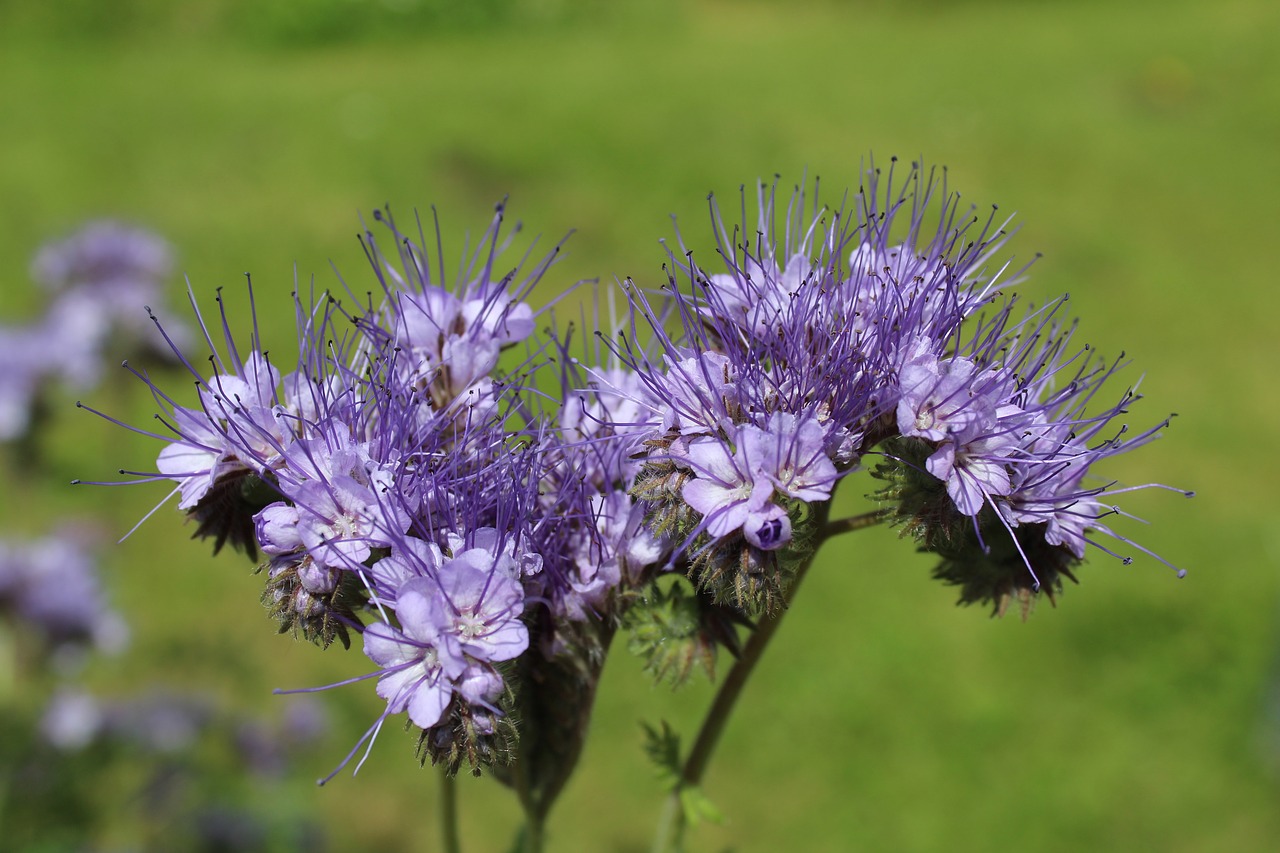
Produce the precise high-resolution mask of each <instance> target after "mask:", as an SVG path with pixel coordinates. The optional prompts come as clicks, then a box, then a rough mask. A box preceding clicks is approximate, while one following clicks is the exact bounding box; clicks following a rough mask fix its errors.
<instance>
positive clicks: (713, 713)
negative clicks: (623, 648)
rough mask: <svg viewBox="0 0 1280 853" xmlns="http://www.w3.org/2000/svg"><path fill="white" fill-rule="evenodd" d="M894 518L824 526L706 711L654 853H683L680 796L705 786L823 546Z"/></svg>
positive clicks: (866, 517)
mask: <svg viewBox="0 0 1280 853" xmlns="http://www.w3.org/2000/svg"><path fill="white" fill-rule="evenodd" d="M890 514H891V510H887V509H878V510H874V511H872V512H868V513H864V514H862V515H855V516H852V517H850V518H842V519H839V520H837V521H829V522H826V523H824V524H823V525H822V528H821V532H820V533H819V534H818V542H817V544H816V545H815V546H814V549H813V551H812V552H811V553H810V554H809V556H808V558H807V559H805V560H804V562H802V563H801V564H800V566H799V567H798V568H797V569H796V576H795V580H794V582H793V583H792V585H791V590H790V592H789V594H788V596H787V606H786V607H780V608H778V609H777V610H776V611H775V612H773V613H770V614H766V615H765V616H762V617H761V618H760V620H759V621H758V622H756V628H755V630H754V631H752V632H751V637H750V638H749V639H748V640H747V643H746V645H745V646H743V648H742V654H740V655H739V656H738V659H737V661H735V662H734V664H733V668H732V669H730V670H729V674H728V675H727V676H725V679H724V681H723V682H722V683H721V684H720V689H719V690H718V691H717V692H716V696H715V699H714V700H713V701H712V703H711V707H710V708H709V709H708V710H707V716H706V718H705V719H703V721H702V728H701V729H700V730H699V731H698V737H697V739H696V740H695V741H694V742H693V749H691V750H690V751H689V757H688V758H687V759H685V763H684V767H683V768H682V769H681V773H680V782H679V785H678V786H677V787H676V789H675V790H674V791H672V792H671V795H670V796H669V797H667V801H666V803H665V804H664V805H663V810H662V816H661V818H660V819H659V822H658V832H657V835H656V837H655V838H654V842H653V853H683V850H684V830H685V824H686V820H685V815H684V807H683V804H682V803H681V799H680V793H681V791H682V790H684V789H686V788H692V787H696V786H697V785H699V784H700V783H701V782H702V776H703V774H704V773H705V772H706V770H707V765H708V764H709V763H710V762H711V755H712V753H713V752H715V748H716V744H717V743H718V742H719V740H720V735H721V734H722V733H723V732H724V728H725V726H726V725H727V724H728V722H729V714H730V712H731V711H732V710H733V706H734V705H735V704H736V703H737V701H738V697H739V696H740V695H741V694H742V690H743V688H744V687H746V684H747V679H748V678H750V676H751V673H752V672H753V671H754V670H755V668H756V664H757V663H759V661H760V658H761V657H762V656H763V655H764V650H765V649H766V648H767V647H768V645H769V641H770V640H772V639H773V635H774V634H775V633H777V630H778V626H779V625H781V624H782V617H783V616H785V615H786V614H787V611H788V610H790V609H791V608H790V604H791V602H792V601H794V600H795V595H796V591H797V590H798V589H799V588H800V582H801V581H802V580H804V576H805V575H806V574H807V573H808V571H809V567H810V566H812V565H813V561H814V558H816V557H817V555H818V551H819V550H821V548H822V545H823V543H825V542H826V540H828V539H830V538H831V537H832V536H837V535H839V534H841V533H848V532H850V531H853V530H861V529H863V528H864V527H871V526H872V525H875V524H879V523H880V522H882V521H885V520H887V519H888V518H889V516H890Z"/></svg>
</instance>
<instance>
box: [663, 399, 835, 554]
mask: <svg viewBox="0 0 1280 853" xmlns="http://www.w3.org/2000/svg"><path fill="white" fill-rule="evenodd" d="M736 439H737V440H736V447H735V448H734V449H733V450H732V451H730V448H729V447H727V446H726V445H725V444H724V443H723V442H722V441H720V440H719V439H717V438H713V437H709V436H706V437H701V438H696V439H694V440H693V441H691V442H689V443H688V446H687V451H685V452H684V453H683V454H681V456H680V458H681V459H682V461H684V462H686V463H687V464H688V465H689V467H690V468H692V469H693V471H694V472H695V473H696V474H697V477H696V479H692V480H689V481H688V482H686V483H685V485H684V491H683V495H684V499H685V501H686V502H688V504H689V506H691V507H693V508H694V509H695V510H697V511H698V512H700V513H701V514H702V515H703V516H704V518H705V519H706V521H705V525H706V531H707V533H708V534H710V535H711V536H713V537H715V538H717V539H721V538H724V537H726V536H729V535H731V534H732V533H735V532H737V531H738V530H741V531H742V534H743V536H744V537H745V538H746V540H747V541H748V542H750V543H751V544H752V545H754V546H755V547H757V548H760V549H762V550H774V549H776V548H780V547H782V546H783V545H785V544H786V543H787V542H789V541H790V539H791V521H790V519H789V518H788V516H787V512H786V510H785V509H783V507H781V506H779V505H778V504H776V503H774V502H773V498H774V493H775V491H776V492H777V493H778V494H779V495H781V496H783V497H786V498H793V499H795V500H802V501H806V502H812V501H823V500H826V499H828V498H830V497H831V489H832V487H833V486H834V485H835V481H836V477H837V472H836V467H835V465H834V464H833V463H832V462H831V460H830V459H828V458H827V456H826V454H825V452H824V449H823V448H824V446H825V443H826V433H825V431H824V430H823V429H822V427H821V426H820V425H819V424H818V423H817V422H816V421H814V420H804V421H798V420H797V419H796V417H795V416H794V415H791V414H788V413H786V412H777V413H775V414H774V415H773V416H772V417H771V418H770V419H769V422H768V427H767V429H760V428H759V427H756V426H753V425H751V424H744V425H742V426H741V427H739V429H738V431H737V436H736Z"/></svg>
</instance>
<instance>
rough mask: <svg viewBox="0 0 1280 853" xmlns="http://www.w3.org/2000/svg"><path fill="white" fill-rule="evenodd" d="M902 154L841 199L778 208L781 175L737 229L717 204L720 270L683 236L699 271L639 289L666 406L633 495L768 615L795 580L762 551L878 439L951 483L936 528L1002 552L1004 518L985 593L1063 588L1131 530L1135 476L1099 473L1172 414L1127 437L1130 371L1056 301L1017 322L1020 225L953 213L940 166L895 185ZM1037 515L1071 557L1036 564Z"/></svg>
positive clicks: (637, 354)
mask: <svg viewBox="0 0 1280 853" xmlns="http://www.w3.org/2000/svg"><path fill="white" fill-rule="evenodd" d="M896 168H897V166H896V163H895V165H894V167H893V168H891V169H890V170H889V172H888V174H887V175H882V174H881V173H880V172H879V170H872V171H871V172H870V173H869V174H868V182H867V184H866V185H865V187H864V188H863V189H862V190H861V191H860V192H859V193H858V194H857V196H856V197H855V198H854V200H853V201H852V202H851V203H849V204H848V206H845V207H841V208H838V209H829V208H825V207H818V206H817V204H816V201H814V202H812V203H811V202H810V200H809V199H808V198H807V196H806V194H805V192H804V190H797V191H796V193H795V194H794V195H792V196H791V199H790V201H789V203H788V205H787V207H786V210H785V213H784V212H782V211H780V210H779V209H778V205H779V204H780V200H779V198H778V194H777V192H776V184H775V185H774V186H770V187H766V186H764V185H761V186H760V187H759V189H758V199H757V201H758V211H759V212H758V219H757V220H756V221H755V222H754V223H748V222H744V223H742V225H741V226H738V227H735V228H734V229H733V232H732V234H730V233H729V231H728V228H727V226H726V224H725V223H724V221H723V219H722V218H721V215H720V213H719V211H718V209H717V208H716V206H715V203H714V201H712V209H711V212H712V220H713V224H714V226H715V234H716V238H717V252H718V254H719V255H720V257H721V258H723V259H724V261H725V263H726V271H725V272H719V273H712V272H708V271H705V270H704V269H703V268H702V267H701V266H699V265H698V264H697V262H696V261H695V259H694V256H693V253H691V252H689V251H688V250H687V249H685V247H684V245H683V242H681V249H682V251H681V253H679V254H677V253H675V252H672V253H671V261H672V268H673V269H674V270H677V271H680V272H682V273H683V275H684V276H685V277H687V279H688V281H687V283H686V284H684V285H682V284H681V282H679V281H678V280H677V278H676V277H675V275H674V274H673V276H672V278H671V280H670V283H669V286H668V288H666V298H665V300H664V301H662V302H660V303H657V305H656V306H655V304H654V303H653V302H652V301H651V300H650V298H649V297H647V296H646V295H645V294H644V293H642V292H640V291H638V290H635V289H632V290H630V291H629V293H630V295H631V302H632V306H633V309H634V311H635V313H636V314H638V315H642V316H643V317H645V318H646V319H647V320H648V325H649V326H650V327H651V328H652V329H653V332H654V338H655V341H654V344H653V345H651V346H649V347H647V348H645V347H641V346H637V345H635V344H634V343H632V342H626V341H624V342H622V343H620V344H619V346H618V349H619V351H620V352H621V353H623V354H624V359H625V360H626V361H627V363H628V364H629V365H630V366H631V367H632V368H633V369H634V370H635V371H636V373H637V374H638V375H639V376H641V377H642V381H643V383H644V387H645V392H646V395H647V399H648V400H649V401H651V402H650V403H649V405H650V406H651V408H652V409H653V410H654V411H656V413H657V414H656V416H655V418H656V420H657V421H658V422H659V425H658V428H657V429H655V430H654V431H653V433H652V434H651V435H650V436H648V441H647V447H646V451H645V459H646V465H645V470H644V471H643V472H642V473H641V475H640V482H639V485H638V489H637V494H639V495H641V496H642V497H644V498H645V499H646V500H647V501H648V503H649V506H650V513H651V515H650V518H651V520H652V521H653V523H654V524H655V525H656V526H657V527H659V528H660V529H664V530H668V529H669V530H672V531H675V532H677V533H678V534H679V536H680V537H681V538H682V539H683V541H684V546H685V547H686V548H687V549H688V551H687V552H686V553H688V555H689V557H690V558H691V567H690V571H691V573H692V575H693V577H694V579H695V581H697V582H699V583H700V584H702V585H704V586H707V587H709V588H711V589H712V590H713V591H714V592H715V594H716V596H717V598H719V599H722V600H728V601H731V602H733V603H734V604H736V605H738V606H742V607H747V608H749V609H750V608H758V607H761V606H763V607H764V608H765V609H771V608H772V606H773V604H772V602H773V601H774V599H775V596H773V595H772V587H771V585H770V582H769V576H770V575H774V576H778V577H780V579H781V583H783V584H784V585H785V583H786V582H787V578H786V573H785V566H783V565H778V564H776V561H774V560H773V559H772V558H771V555H770V552H772V551H775V550H777V549H779V548H785V547H787V546H788V544H789V543H791V542H792V540H793V538H794V536H795V531H796V528H797V525H800V524H812V523H813V515H812V512H811V508H812V507H814V506H819V507H821V506H825V503H826V502H827V500H828V499H829V498H830V496H831V493H832V489H833V488H834V486H835V484H836V481H837V479H838V478H840V477H843V476H845V475H847V474H849V473H851V472H852V471H854V470H856V468H857V467H858V464H859V461H860V459H861V457H862V456H864V455H867V454H872V453H875V454H877V455H880V456H888V457H889V458H890V459H891V460H892V461H894V462H896V463H898V465H899V467H900V466H902V465H911V466H914V468H915V470H917V471H919V472H920V473H921V474H922V475H927V476H926V477H925V479H927V480H930V481H932V482H935V483H937V484H938V485H939V486H940V487H944V488H945V496H946V500H945V502H939V501H936V500H935V501H932V502H931V503H930V504H929V510H930V512H931V513H932V515H930V516H929V517H928V518H927V519H923V518H922V519H921V524H922V525H923V526H929V525H930V524H932V526H933V527H934V528H945V529H947V530H949V531H955V530H956V529H957V523H958V528H959V529H960V530H962V531H963V529H965V528H966V527H967V529H968V530H969V531H970V532H971V533H972V535H973V538H974V541H975V543H976V551H975V553H989V544H988V543H987V542H986V539H987V538H990V536H991V535H993V531H992V529H991V528H992V527H993V526H994V527H995V528H997V529H998V533H994V535H1000V536H1003V537H1004V538H1005V539H1007V540H1009V541H1011V542H1013V543H1014V544H1015V546H1017V547H1016V548H1015V550H1017V551H1018V552H1019V554H1020V560H1019V562H1020V565H1018V566H1016V567H1007V568H1008V577H1007V578H1005V579H1003V580H1002V583H1003V584H1005V586H1002V587H1001V588H1000V589H995V590H984V591H983V592H982V593H981V594H977V595H976V597H977V598H995V599H996V600H1000V598H1001V596H1003V595H1005V594H1007V593H1008V592H1010V589H1011V588H1012V587H1025V588H1026V589H1028V590H1031V591H1034V590H1036V589H1038V588H1039V587H1040V586H1041V582H1042V581H1045V580H1047V581H1049V582H1050V586H1049V588H1048V591H1049V592H1050V594H1052V593H1053V591H1054V586H1053V584H1054V583H1056V581H1057V578H1056V574H1057V571H1058V570H1059V569H1063V570H1065V569H1066V568H1067V566H1066V563H1069V562H1070V561H1072V560H1078V559H1079V558H1081V557H1083V556H1084V552H1085V546H1086V543H1091V544H1094V545H1098V541H1097V538H1096V536H1097V535H1103V536H1110V537H1113V538H1116V539H1119V540H1120V541H1121V542H1122V543H1125V544H1132V543H1128V542H1127V540H1124V539H1122V538H1120V537H1119V536H1117V534H1115V533H1114V532H1113V531H1112V530H1111V529H1110V528H1109V527H1108V526H1107V525H1106V523H1105V522H1104V520H1103V519H1104V518H1105V517H1106V516H1108V515H1112V514H1114V513H1116V511H1117V510H1116V509H1115V508H1114V507H1113V506H1111V505H1110V503H1109V499H1110V498H1111V497H1112V496H1114V495H1116V494H1118V493H1119V492H1122V491H1128V490H1129V489H1118V488H1116V487H1115V486H1114V485H1112V484H1101V485H1099V484H1095V483H1093V482H1092V481H1091V478H1090V476H1089V472H1090V469H1091V467H1092V466H1093V465H1094V464H1095V463H1096V462H1099V461H1100V460H1102V459H1105V458H1107V457H1109V456H1112V455H1114V454H1116V453H1120V452H1124V451H1126V450H1130V449H1133V448H1135V447H1137V446H1139V445H1141V444H1143V443H1145V442H1146V441H1148V440H1150V439H1151V438H1152V437H1154V436H1155V435H1156V434H1157V433H1158V432H1159V430H1160V429H1161V428H1162V427H1163V426H1165V425H1167V421H1166V422H1165V423H1163V424H1160V425H1158V426H1156V427H1155V428H1153V429H1150V430H1147V431H1145V432H1143V433H1141V434H1139V435H1137V436H1134V437H1122V436H1124V433H1125V428H1124V427H1121V426H1119V425H1118V424H1117V419H1118V418H1120V417H1121V416H1122V415H1123V414H1124V413H1125V412H1127V410H1128V406H1129V404H1130V403H1132V401H1133V399H1134V394H1133V392H1132V391H1125V392H1123V393H1122V394H1121V395H1120V399H1119V400H1118V401H1117V402H1114V403H1110V404H1107V403H1103V402H1101V401H1104V400H1105V399H1106V398H1105V397H1104V396H1103V394H1104V393H1105V392H1103V391H1102V389H1101V386H1102V384H1103V382H1104V381H1105V380H1106V379H1108V378H1109V377H1110V376H1111V375H1112V374H1113V373H1114V371H1115V369H1116V366H1117V365H1111V366H1097V365H1096V363H1095V361H1094V359H1093V358H1092V355H1093V354H1092V352H1090V351H1088V349H1087V348H1085V349H1084V350H1081V351H1075V350H1072V349H1071V347H1070V341H1071V337H1072V331H1071V329H1069V328H1067V327H1064V326H1063V325H1062V324H1060V323H1057V322H1055V321H1054V315H1055V313H1056V307H1057V306H1053V307H1051V308H1050V309H1043V310H1040V311H1032V312H1030V313H1029V314H1028V315H1027V316H1026V317H1024V318H1022V319H1015V318H1014V311H1013V308H1014V304H1013V300H1005V299H1003V290H1002V289H1003V288H1007V287H1009V286H1011V285H1013V284H1015V283H1017V282H1018V281H1019V280H1020V279H1021V276H1022V273H1023V272H1024V271H1025V267H1024V268H1022V269H1018V270H1013V269H1011V266H1010V264H1009V262H1008V261H1003V260H1000V259H999V258H998V255H999V252H1000V250H1001V249H1002V247H1003V245H1004V243H1005V242H1006V239H1007V233H1006V231H1005V230H1004V228H1005V226H1006V225H1007V222H1001V221H999V220H997V218H996V214H995V212H993V213H992V215H991V216H990V217H988V218H987V219H986V220H985V222H983V221H982V220H979V219H977V218H974V217H972V216H971V214H966V213H964V212H963V211H961V210H960V209H959V207H958V200H957V197H956V196H954V195H951V194H948V192H947V189H946V185H945V179H944V180H942V181H939V180H936V178H935V175H934V174H932V173H929V174H925V173H923V172H922V171H921V170H920V169H919V168H918V167H916V166H913V167H912V168H911V169H910V170H909V173H908V174H907V176H906V177H905V179H902V180H900V181H899V180H897V176H895V174H894V169H896ZM810 204H812V206H811V207H810V206H809V205H810ZM743 207H744V209H745V208H746V204H745V199H744V204H743ZM1002 300H1003V301H1002ZM983 310H986V311H987V312H988V314H989V316H985V317H983V316H981V315H980V312H982V311H983ZM673 328H674V331H671V330H672V329H673ZM908 450H909V451H910V452H907V451H908ZM916 456H919V458H918V459H917V458H915V457H916ZM886 497H887V498H888V499H890V500H898V499H900V498H901V497H902V495H900V494H894V495H886ZM690 511H692V512H690ZM913 515H914V516H917V517H918V513H915V512H914V510H913V511H909V512H907V513H906V515H904V516H903V518H902V519H901V520H906V518H907V516H913ZM1019 529H1021V532H1020V533H1018V534H1016V535H1015V531H1017V530H1019ZM1032 529H1034V530H1035V531H1037V532H1036V533H1035V534H1034V536H1035V537H1039V538H1040V540H1041V541H1042V543H1044V544H1047V545H1048V546H1052V547H1053V548H1054V549H1058V550H1060V551H1061V552H1063V553H1064V554H1065V557H1064V558H1062V559H1058V558H1055V559H1054V560H1050V563H1051V565H1049V566H1046V567H1044V571H1043V572H1042V567H1041V566H1040V565H1037V560H1036V559H1035V558H1033V556H1031V555H1030V554H1029V553H1027V549H1026V548H1023V547H1022V543H1023V541H1024V539H1025V537H1026V536H1031V535H1032V534H1030V533H1029V531H1030V530H1032ZM958 535H959V534H958ZM926 545H930V543H928V542H926ZM792 547H800V548H805V547H807V546H806V545H805V544H804V543H802V542H797V543H795V544H794V545H793V546H792ZM1099 547H1103V546H1099ZM935 550H936V549H935ZM1104 550H1109V549H1107V548H1105V547H1104ZM1139 550H1142V549H1141V548H1139ZM1041 573H1043V574H1046V575H1048V577H1047V578H1041V577H1040V574H1041ZM1068 576H1069V574H1068Z"/></svg>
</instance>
